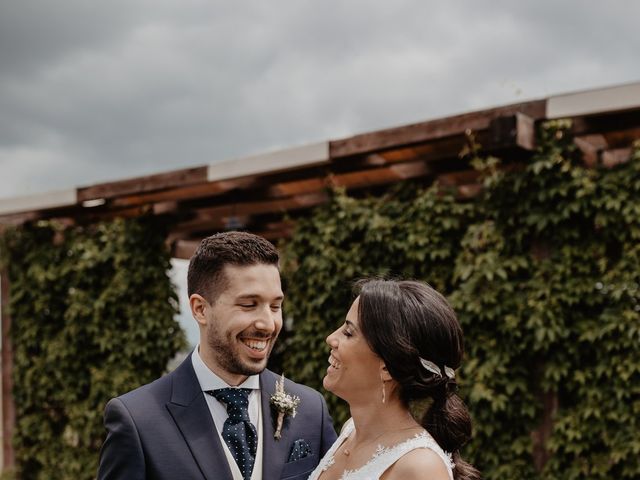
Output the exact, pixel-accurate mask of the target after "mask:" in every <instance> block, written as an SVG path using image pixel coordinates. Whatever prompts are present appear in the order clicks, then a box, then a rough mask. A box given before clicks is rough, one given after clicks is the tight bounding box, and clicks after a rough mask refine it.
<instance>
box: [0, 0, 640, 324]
mask: <svg viewBox="0 0 640 480" xmlns="http://www.w3.org/2000/svg"><path fill="white" fill-rule="evenodd" d="M639 19H640V2H638V1H635V0H628V1H616V0H612V1H609V2H602V1H595V0H582V1H580V0H567V1H562V0H530V1H526V2H525V1H520V2H514V1H513V0H508V1H507V0H504V1H497V0H495V1H486V2H480V1H478V0H475V1H473V0H464V1H463V0H445V1H442V0H441V1H437V2H436V1H430V0H393V1H377V2H375V1H372V0H367V1H364V0H341V1H336V0H316V1H313V2H312V1H307V0H285V1H280V0H273V1H268V2H267V1H264V0H261V1H257V0H254V1H251V0H247V1H225V2H220V1H216V0H111V1H109V2H96V1H87V0H55V1H51V0H38V1H36V0H3V1H2V2H1V3H0V198H2V197H10V196H16V195H23V194H32V193H39V192H43V191H48V190H57V189H63V188H70V187H77V186H87V185H91V184H94V183H99V182H104V181H108V180H116V179H123V178H128V177H131V176H138V175H146V174H152V173H158V172H162V171H167V170H172V169H176V168H183V167H190V166H197V165H204V164H207V163H210V162H214V161H219V160H226V159H230V158H235V157H241V156H244V155H247V154H251V153H259V152H265V151H268V150H274V149H278V148H285V147H290V146H294V145H300V144H305V143H309V142H317V141H321V140H326V139H336V138H341V137H345V136H349V135H352V134H355V133H360V132H364V131H369V130H374V129H379V128H385V127H392V126H398V125H402V124H407V123H412V122H417V121H423V120H427V119H432V118H437V117H442V116H448V115H452V114H456V113H462V112H467V111H471V110H477V109H483V108H488V107H491V106H495V105H500V104H508V103H514V102H520V101H524V100H527V99H533V98H542V97H547V96H549V95H553V94H558V93H566V92H572V91H577V90H583V89H588V88H594V87H602V86H609V85H617V84H622V83H630V82H637V81H640V58H639V57H640V53H639V52H640V35H638V21H639ZM180 268H181V270H180V272H174V273H175V274H176V275H178V277H180V276H181V275H182V274H183V273H184V271H183V270H184V267H180ZM182 288H183V286H182ZM191 336H193V332H192V334H191Z"/></svg>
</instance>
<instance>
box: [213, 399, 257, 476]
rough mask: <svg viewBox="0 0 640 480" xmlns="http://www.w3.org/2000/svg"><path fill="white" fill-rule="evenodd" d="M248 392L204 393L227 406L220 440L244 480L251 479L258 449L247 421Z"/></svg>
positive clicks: (254, 434)
mask: <svg viewBox="0 0 640 480" xmlns="http://www.w3.org/2000/svg"><path fill="white" fill-rule="evenodd" d="M250 392H251V390H250V389H248V388H221V389H219V390H209V391H207V392H206V393H208V394H209V395H212V396H213V397H215V398H216V400H218V401H219V402H222V403H224V404H226V406H227V414H228V415H229V418H227V420H226V421H225V422H224V427H223V428H222V438H224V441H225V442H226V444H227V447H229V451H230V452H231V455H233V458H234V459H235V460H236V463H237V464H238V468H240V473H242V478H244V479H245V480H249V479H250V478H251V472H253V463H254V462H255V459H256V450H257V447H258V433H257V432H256V427H254V425H253V424H252V423H251V421H250V420H249V393H250Z"/></svg>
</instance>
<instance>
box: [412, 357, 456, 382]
mask: <svg viewBox="0 0 640 480" xmlns="http://www.w3.org/2000/svg"><path fill="white" fill-rule="evenodd" d="M419 358H420V363H421V364H422V366H423V367H424V368H426V369H427V370H429V371H430V372H431V373H433V374H435V375H437V376H439V377H441V376H442V371H441V370H440V368H439V367H438V366H437V365H436V364H435V363H433V362H431V361H429V360H425V359H424V358H422V357H419ZM444 374H445V375H446V376H447V378H450V379H452V380H453V379H454V378H456V372H455V370H454V369H453V368H451V367H447V366H446V365H445V366H444Z"/></svg>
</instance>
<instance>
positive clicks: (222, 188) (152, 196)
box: [110, 177, 255, 207]
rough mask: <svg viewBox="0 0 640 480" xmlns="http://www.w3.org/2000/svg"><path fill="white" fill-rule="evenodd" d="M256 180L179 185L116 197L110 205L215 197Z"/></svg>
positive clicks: (126, 205) (245, 186)
mask: <svg viewBox="0 0 640 480" xmlns="http://www.w3.org/2000/svg"><path fill="white" fill-rule="evenodd" d="M254 181H255V177H247V178H243V179H237V180H222V181H218V182H207V183H204V184H198V185H192V186H188V187H177V188H173V189H168V190H162V191H159V192H152V193H146V194H139V195H137V194H136V195H127V196H123V197H117V198H114V199H113V200H111V202H110V205H112V206H114V207H131V206H135V205H143V204H146V203H155V202H167V201H180V200H195V199H198V198H206V197H214V196H217V195H221V194H223V193H226V192H229V191H231V190H234V189H236V188H249V187H250V186H251V185H252V184H253V182H254Z"/></svg>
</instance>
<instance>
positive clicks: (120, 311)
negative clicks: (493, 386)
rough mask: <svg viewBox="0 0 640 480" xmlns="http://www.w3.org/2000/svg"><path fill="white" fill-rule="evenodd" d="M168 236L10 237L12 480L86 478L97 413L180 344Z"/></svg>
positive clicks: (20, 233) (114, 226)
mask: <svg viewBox="0 0 640 480" xmlns="http://www.w3.org/2000/svg"><path fill="white" fill-rule="evenodd" d="M164 237H165V233H164V231H163V229H161V228H159V227H158V226H157V225H155V224H154V223H153V221H152V220H149V219H142V220H134V221H124V220H117V221H114V222H112V223H102V224H99V225H94V226H92V227H87V228H81V227H75V228H65V229H64V230H63V229H62V228H61V227H59V226H56V225H55V224H51V223H46V222H42V223H39V224H37V225H33V226H30V227H26V228H23V229H16V230H13V231H10V232H8V233H7V234H6V235H5V236H4V238H3V239H2V245H1V247H2V248H1V251H2V256H3V263H4V264H5V265H6V266H7V267H8V269H9V276H10V279H11V290H10V295H11V297H10V306H9V307H10V312H11V316H12V321H13V325H12V331H11V337H12V341H13V346H14V347H13V348H14V375H13V380H14V391H13V395H14V400H15V406H16V416H17V425H16V429H15V431H16V434H15V438H14V445H15V449H16V461H17V464H18V471H17V472H16V473H17V477H18V478H22V479H29V480H31V479H33V480H40V479H41V480H55V479H65V480H71V479H73V480H79V479H92V478H95V474H96V470H97V462H98V452H99V450H100V446H101V445H102V441H103V440H104V427H103V426H102V414H103V411H104V406H105V404H106V402H107V401H108V400H109V399H110V398H112V397H114V396H116V395H119V394H122V393H124V392H126V391H128V390H131V389H133V388H135V387H137V386H139V385H141V384H143V383H147V382H149V381H151V380H153V379H155V378H157V377H159V376H160V375H161V374H162V373H163V371H164V370H165V368H166V365H167V362H168V360H169V359H171V358H172V357H173V356H174V354H175V353H176V352H177V351H178V350H179V348H181V347H182V345H183V344H184V342H185V340H184V335H183V333H182V331H181V330H180V327H179V325H178V324H177V322H176V321H175V320H174V313H175V312H176V309H177V305H178V304H177V299H176V295H175V293H174V289H173V286H172V285H171V283H170V280H169V278H168V277H167V271H168V269H169V268H170V263H169V260H170V258H169V254H168V252H167V249H166V247H165V245H164Z"/></svg>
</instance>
